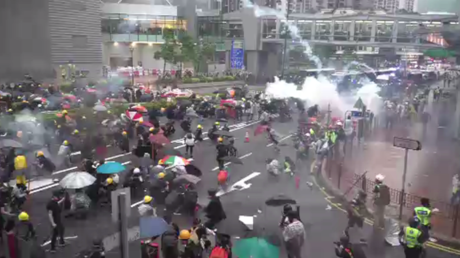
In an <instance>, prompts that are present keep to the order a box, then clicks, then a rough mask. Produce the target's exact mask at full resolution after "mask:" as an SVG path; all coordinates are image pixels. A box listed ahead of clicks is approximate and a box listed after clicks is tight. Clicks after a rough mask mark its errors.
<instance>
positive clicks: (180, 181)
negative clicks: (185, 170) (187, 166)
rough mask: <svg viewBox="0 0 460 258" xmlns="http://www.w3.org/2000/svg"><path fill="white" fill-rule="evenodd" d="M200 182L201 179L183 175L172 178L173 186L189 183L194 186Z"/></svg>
mask: <svg viewBox="0 0 460 258" xmlns="http://www.w3.org/2000/svg"><path fill="white" fill-rule="evenodd" d="M200 181H201V178H199V177H197V176H194V175H189V174H185V175H180V176H178V177H176V178H174V180H173V183H174V184H188V183H191V184H194V185H196V184H198V182H200Z"/></svg>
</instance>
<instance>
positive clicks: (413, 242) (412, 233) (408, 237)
mask: <svg viewBox="0 0 460 258" xmlns="http://www.w3.org/2000/svg"><path fill="white" fill-rule="evenodd" d="M421 234H422V232H421V231H420V230H418V229H416V228H411V227H406V228H405V229H404V240H405V242H406V246H407V247H408V248H414V247H418V246H420V243H419V242H418V238H419V237H420V235H421Z"/></svg>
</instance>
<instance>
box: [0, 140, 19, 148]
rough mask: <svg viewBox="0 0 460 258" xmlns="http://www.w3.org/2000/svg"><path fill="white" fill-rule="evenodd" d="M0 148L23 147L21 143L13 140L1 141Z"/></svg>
mask: <svg viewBox="0 0 460 258" xmlns="http://www.w3.org/2000/svg"><path fill="white" fill-rule="evenodd" d="M0 146H2V148H22V147H23V145H22V143H20V142H18V141H15V140H11V139H5V140H2V141H1V142H0Z"/></svg>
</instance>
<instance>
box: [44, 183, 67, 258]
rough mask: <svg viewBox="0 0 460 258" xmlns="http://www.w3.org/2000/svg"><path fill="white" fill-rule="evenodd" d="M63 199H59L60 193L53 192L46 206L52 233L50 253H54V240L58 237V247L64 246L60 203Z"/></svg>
mask: <svg viewBox="0 0 460 258" xmlns="http://www.w3.org/2000/svg"><path fill="white" fill-rule="evenodd" d="M63 202H64V198H61V192H60V191H54V192H53V196H52V197H51V200H50V201H49V202H48V204H47V205H46V209H47V210H48V218H49V221H50V224H51V228H52V233H51V249H50V250H49V251H50V253H55V252H56V240H57V238H58V237H59V244H58V245H59V246H60V247H63V246H65V245H66V242H65V241H64V223H63V221H62V214H61V213H62V207H61V205H62V203H63Z"/></svg>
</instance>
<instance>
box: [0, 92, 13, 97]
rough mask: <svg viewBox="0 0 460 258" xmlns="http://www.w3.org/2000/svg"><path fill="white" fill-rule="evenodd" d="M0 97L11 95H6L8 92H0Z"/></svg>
mask: <svg viewBox="0 0 460 258" xmlns="http://www.w3.org/2000/svg"><path fill="white" fill-rule="evenodd" d="M0 96H2V97H5V96H11V94H10V93H8V92H4V91H0Z"/></svg>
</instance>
